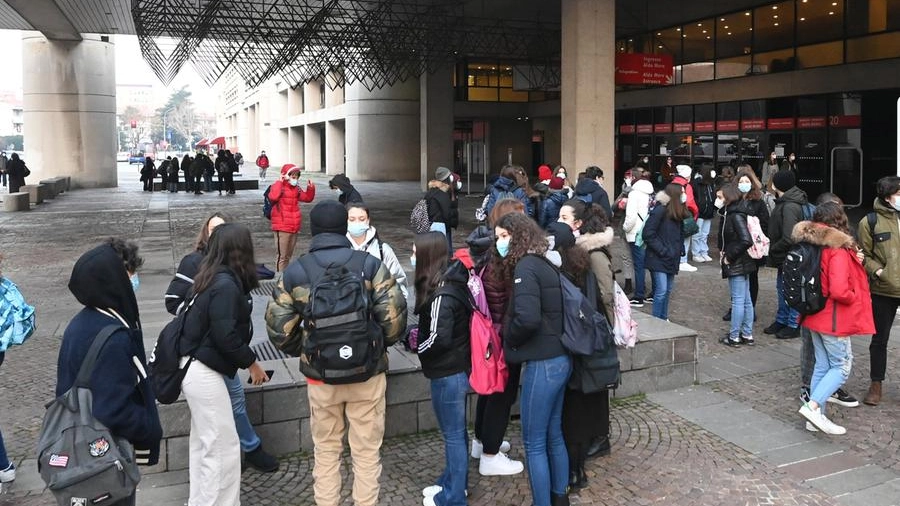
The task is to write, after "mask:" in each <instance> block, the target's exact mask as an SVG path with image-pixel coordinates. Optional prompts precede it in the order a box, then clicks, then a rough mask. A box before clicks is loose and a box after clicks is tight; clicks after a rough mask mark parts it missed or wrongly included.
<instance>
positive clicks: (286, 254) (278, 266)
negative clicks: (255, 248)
mask: <svg viewBox="0 0 900 506" xmlns="http://www.w3.org/2000/svg"><path fill="white" fill-rule="evenodd" d="M296 244H297V234H289V233H287V232H275V270H277V271H278V272H281V271H283V270H285V269H286V268H287V266H288V264H289V263H291V257H293V256H294V246H295V245H296Z"/></svg>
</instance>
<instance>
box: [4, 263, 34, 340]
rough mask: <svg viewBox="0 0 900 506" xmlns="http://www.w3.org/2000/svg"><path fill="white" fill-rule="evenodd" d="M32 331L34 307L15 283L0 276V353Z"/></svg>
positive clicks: (29, 334)
mask: <svg viewBox="0 0 900 506" xmlns="http://www.w3.org/2000/svg"><path fill="white" fill-rule="evenodd" d="M33 333H34V307H33V306H29V305H28V303H27V302H25V297H23V296H22V292H20V291H19V289H18V287H16V284H15V283H13V282H12V281H10V280H9V279H7V278H0V353H2V352H5V351H6V349H7V348H8V347H10V346H12V345H14V344H22V343H24V342H25V340H26V339H28V338H29V337H31V334H33Z"/></svg>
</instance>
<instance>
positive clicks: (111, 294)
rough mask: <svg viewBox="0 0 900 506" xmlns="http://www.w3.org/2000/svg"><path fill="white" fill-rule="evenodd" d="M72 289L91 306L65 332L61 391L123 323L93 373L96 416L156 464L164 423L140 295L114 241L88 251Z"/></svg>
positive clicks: (144, 459)
mask: <svg viewBox="0 0 900 506" xmlns="http://www.w3.org/2000/svg"><path fill="white" fill-rule="evenodd" d="M69 290H70V291H71V292H72V295H74V296H75V298H76V299H77V300H78V302H80V303H81V304H82V305H84V306H85V307H84V309H82V310H81V311H79V312H78V313H77V314H76V315H75V317H74V318H72V320H71V321H70V322H69V325H68V326H67V327H66V330H65V332H64V333H63V340H62V344H61V346H60V349H59V358H58V360H57V369H56V395H57V396H60V395H62V394H64V393H65V392H66V391H68V390H69V389H70V388H72V385H73V384H74V383H75V379H76V377H77V376H78V371H79V369H80V368H81V364H82V362H84V359H85V355H87V352H88V349H89V348H90V347H91V343H93V341H94V338H95V337H96V336H97V334H99V333H100V331H101V330H103V328H104V327H107V326H108V325H119V326H120V328H119V330H117V331H116V332H114V333H113V334H112V335H111V336H110V339H109V341H107V343H106V345H105V346H104V347H103V350H102V351H101V352H100V355H99V357H98V359H97V365H96V367H95V368H94V373H93V374H92V375H91V380H90V381H91V384H90V388H91V393H92V395H93V401H94V402H93V414H94V417H96V418H97V420H99V421H100V422H101V423H103V424H104V425H105V426H106V427H107V428H109V430H110V431H111V432H112V433H113V434H114V435H115V436H117V437H123V438H125V439H127V440H128V441H129V442H131V444H132V445H134V448H135V456H136V460H137V463H138V464H144V465H153V464H156V463H157V461H158V460H159V441H160V439H162V426H161V425H160V421H159V413H158V412H157V410H156V400H155V397H154V395H153V391H152V389H151V387H150V383H149V382H148V381H147V358H146V355H145V353H144V342H143V334H142V332H141V324H140V316H139V314H138V305H137V299H136V298H135V296H134V290H133V289H132V287H131V282H130V281H129V279H128V272H127V271H126V270H125V265H124V263H123V262H122V258H121V257H120V256H119V255H118V254H117V253H116V252H115V250H114V249H113V248H112V246H110V245H108V244H103V245H100V246H97V247H96V248H94V249H92V250H90V251H88V252H87V253H85V254H83V255H82V256H81V258H79V259H78V261H77V262H75V267H74V268H73V269H72V276H71V278H70V280H69Z"/></svg>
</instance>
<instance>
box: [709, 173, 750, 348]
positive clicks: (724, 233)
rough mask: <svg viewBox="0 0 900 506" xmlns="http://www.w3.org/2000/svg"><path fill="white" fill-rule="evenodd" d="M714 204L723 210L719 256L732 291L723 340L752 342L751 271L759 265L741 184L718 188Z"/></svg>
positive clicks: (728, 344) (748, 343) (726, 341)
mask: <svg viewBox="0 0 900 506" xmlns="http://www.w3.org/2000/svg"><path fill="white" fill-rule="evenodd" d="M715 206H716V208H718V209H722V210H723V211H724V217H723V219H722V221H721V224H722V225H721V228H720V229H719V256H720V264H721V266H722V278H723V279H727V280H728V287H729V290H730V291H731V328H730V330H729V332H728V335H727V336H724V337H723V338H722V339H721V340H720V342H721V343H722V344H725V345H727V346H732V347H736V346H740V345H741V344H746V345H750V346H752V345H753V344H755V343H756V341H754V340H753V303H752V301H751V299H750V276H749V275H750V273H751V272H756V270H757V269H758V268H759V267H758V266H757V265H756V261H755V260H754V259H753V258H751V257H750V255H749V254H748V253H747V250H748V249H750V246H752V245H753V238H752V237H750V231H749V229H748V228H747V214H748V208H749V204H747V202H746V201H744V199H743V198H742V194H741V191H740V190H739V189H738V185H736V184H734V183H728V184H726V185H723V186H722V187H721V188H720V189H719V191H718V192H716V201H715Z"/></svg>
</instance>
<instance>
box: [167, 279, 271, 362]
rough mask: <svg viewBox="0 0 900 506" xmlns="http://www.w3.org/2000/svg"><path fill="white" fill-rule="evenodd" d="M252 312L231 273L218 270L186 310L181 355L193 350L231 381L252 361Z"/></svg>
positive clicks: (247, 300)
mask: <svg viewBox="0 0 900 506" xmlns="http://www.w3.org/2000/svg"><path fill="white" fill-rule="evenodd" d="M252 309H253V308H252V306H251V305H250V299H249V297H248V295H247V293H246V292H245V291H244V289H243V288H242V287H241V282H240V280H238V278H237V276H235V274H234V272H232V271H231V269H229V268H228V267H225V266H222V267H219V271H218V272H216V275H215V277H214V278H213V281H212V284H211V285H210V286H209V287H208V288H207V289H206V290H204V291H203V293H201V294H200V295H198V296H197V299H196V300H195V301H194V304H193V306H191V308H190V309H189V310H188V314H187V316H186V317H185V322H184V335H183V336H182V339H181V343H180V344H181V346H180V348H181V353H182V354H184V355H188V354H189V353H190V352H191V350H193V349H195V348H196V349H197V352H196V354H195V357H196V359H197V360H199V361H200V362H202V363H204V364H206V365H207V366H208V367H209V368H210V369H212V370H214V371H216V372H219V373H222V374H224V375H225V376H228V377H229V378H233V377H234V374H235V373H236V372H237V370H238V369H246V368H247V367H250V365H251V364H252V363H253V362H255V361H256V354H254V353H253V350H251V349H250V338H251V337H252V327H251V323H250V313H251V311H252ZM207 333H209V335H207ZM198 346H199V348H198Z"/></svg>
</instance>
